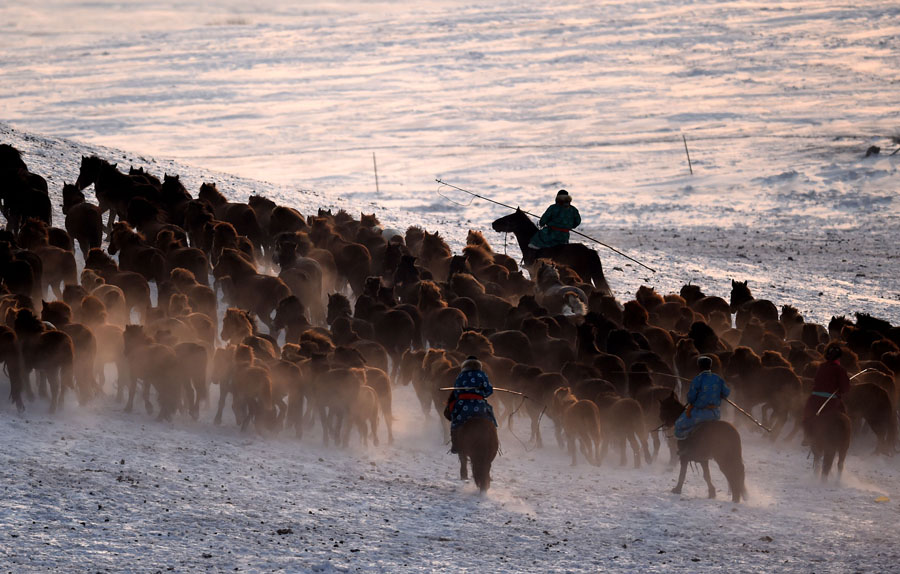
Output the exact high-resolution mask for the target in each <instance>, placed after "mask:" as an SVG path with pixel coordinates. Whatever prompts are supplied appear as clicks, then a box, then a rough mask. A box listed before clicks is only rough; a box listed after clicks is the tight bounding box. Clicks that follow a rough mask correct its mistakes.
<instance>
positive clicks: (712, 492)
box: [700, 460, 716, 498]
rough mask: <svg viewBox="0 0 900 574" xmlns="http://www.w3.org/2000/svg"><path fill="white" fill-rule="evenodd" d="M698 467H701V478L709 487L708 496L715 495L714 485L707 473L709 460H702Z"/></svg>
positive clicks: (713, 496)
mask: <svg viewBox="0 0 900 574" xmlns="http://www.w3.org/2000/svg"><path fill="white" fill-rule="evenodd" d="M700 467H701V468H702V469H703V480H705V481H706V486H707V488H708V489H709V497H710V498H715V497H716V487H715V486H713V483H712V477H711V476H710V475H709V461H708V460H704V461H703V462H701V463H700Z"/></svg>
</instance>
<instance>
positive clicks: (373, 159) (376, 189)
mask: <svg viewBox="0 0 900 574" xmlns="http://www.w3.org/2000/svg"><path fill="white" fill-rule="evenodd" d="M372 165H373V166H374V167H375V193H379V194H380V193H381V190H380V189H379V188H378V163H377V162H376V161H375V152H374V151H373V152H372Z"/></svg>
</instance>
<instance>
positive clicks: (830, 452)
mask: <svg viewBox="0 0 900 574" xmlns="http://www.w3.org/2000/svg"><path fill="white" fill-rule="evenodd" d="M834 451H835V448H834V447H833V446H831V445H829V446H828V447H827V448H826V449H825V454H824V455H823V457H822V482H825V481H827V480H828V474H829V473H830V472H831V465H832V464H834Z"/></svg>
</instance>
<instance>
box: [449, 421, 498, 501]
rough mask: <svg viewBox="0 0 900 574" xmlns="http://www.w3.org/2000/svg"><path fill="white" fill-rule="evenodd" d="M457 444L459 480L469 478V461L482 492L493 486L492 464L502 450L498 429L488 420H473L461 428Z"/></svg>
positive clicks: (473, 475) (476, 482) (473, 476)
mask: <svg viewBox="0 0 900 574" xmlns="http://www.w3.org/2000/svg"><path fill="white" fill-rule="evenodd" d="M458 433H459V434H458V435H457V439H456V444H457V448H458V449H459V478H460V479H462V480H467V479H468V478H469V473H468V468H467V461H472V478H474V479H475V486H477V487H478V489H479V490H480V491H481V492H487V489H488V488H489V487H490V486H491V463H492V462H494V458H495V457H496V456H497V451H498V450H499V449H500V441H499V439H498V438H497V427H495V426H494V423H493V421H491V420H490V419H486V418H471V419H469V420H467V421H466V422H465V423H463V425H462V426H461V427H459V431H458Z"/></svg>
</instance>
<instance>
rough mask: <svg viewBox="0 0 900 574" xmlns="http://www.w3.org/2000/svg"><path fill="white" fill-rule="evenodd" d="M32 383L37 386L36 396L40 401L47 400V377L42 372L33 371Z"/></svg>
mask: <svg viewBox="0 0 900 574" xmlns="http://www.w3.org/2000/svg"><path fill="white" fill-rule="evenodd" d="M34 381H35V384H36V385H37V389H38V395H39V396H40V397H41V398H42V399H46V398H47V376H46V375H45V374H44V372H43V371H40V370H37V369H35V371H34Z"/></svg>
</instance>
